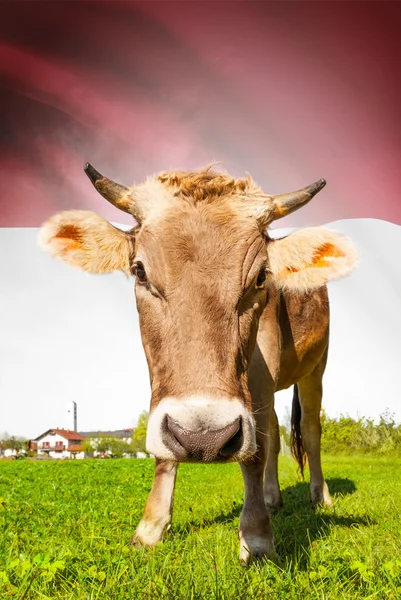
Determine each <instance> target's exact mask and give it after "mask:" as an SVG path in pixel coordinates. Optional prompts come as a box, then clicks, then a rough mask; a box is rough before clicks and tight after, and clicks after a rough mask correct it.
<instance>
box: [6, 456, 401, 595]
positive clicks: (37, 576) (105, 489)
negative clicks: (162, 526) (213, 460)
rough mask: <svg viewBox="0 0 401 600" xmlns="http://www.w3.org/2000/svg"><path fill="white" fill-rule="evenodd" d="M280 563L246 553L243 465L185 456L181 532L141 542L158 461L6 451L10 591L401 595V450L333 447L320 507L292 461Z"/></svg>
mask: <svg viewBox="0 0 401 600" xmlns="http://www.w3.org/2000/svg"><path fill="white" fill-rule="evenodd" d="M280 462H281V465H280V480H281V486H282V489H283V496H284V508H283V509H282V511H281V512H280V513H278V514H276V515H274V517H273V522H274V530H275V538H276V546H277V550H278V555H279V556H278V559H277V561H276V562H275V563H273V562H271V561H267V560H264V561H260V562H259V563H255V564H252V565H251V566H250V567H249V568H246V567H243V566H241V565H240V563H239V562H238V539H237V529H238V520H239V513H240V510H241V506H242V478H241V474H240V470H239V467H238V465H235V464H232V465H182V466H181V467H180V470H179V474H178V483H177V493H176V500H175V512H174V518H173V527H172V531H171V532H169V533H168V534H167V536H166V538H165V541H164V542H163V543H162V544H161V545H160V546H158V547H157V548H156V549H154V550H150V551H149V550H140V551H138V550H135V549H134V548H131V547H129V546H128V542H129V539H130V536H131V534H132V532H133V530H134V528H135V526H136V524H137V523H138V521H139V519H140V516H141V511H142V509H143V506H144V504H145V501H146V497H147V494H148V492H149V490H150V487H151V482H152V474H153V463H152V461H151V460H124V459H122V460H109V461H100V460H98V461H96V460H91V461H89V460H88V461H70V462H57V461H54V462H39V461H38V462H34V461H29V462H27V461H13V462H9V461H4V460H3V461H0V528H1V534H0V598H15V599H18V600H22V599H25V598H29V599H30V598H35V599H36V598H37V599H49V598H52V599H53V598H57V599H58V598H60V599H70V600H81V599H82V600H83V599H85V600H87V599H88V600H89V599H91V600H92V599H93V600H94V599H97V598H102V599H107V600H109V599H110V600H112V599H116V600H117V599H121V600H129V599H137V598H138V599H140V598H149V599H153V598H166V599H167V598H168V599H169V600H170V599H172V600H174V599H175V598H178V599H181V598H183V599H184V598H185V599H187V598H188V599H198V598H202V599H203V598H205V599H209V598H210V599H217V598H218V599H224V600H225V599H227V600H231V599H234V600H237V599H238V600H239V599H241V600H242V599H245V598H260V599H266V598H268V599H270V598H271V599H273V600H276V599H278V600H281V599H287V598H288V599H292V598H300V599H301V598H302V599H306V598H319V599H322V600H323V599H324V600H328V599H333V600H334V599H335V600H337V599H340V598H347V599H348V598H355V599H358V600H360V599H367V598H375V599H378V600H382V599H387V598H388V599H396V598H400V597H401V460H400V459H374V458H369V457H363V458H357V457H325V459H324V468H325V473H326V479H327V480H328V484H329V487H330V490H331V492H332V495H333V496H334V500H335V507H334V509H331V510H329V509H319V510H317V511H313V510H312V509H310V508H309V506H308V502H307V494H308V490H307V485H306V484H304V483H300V482H299V480H298V477H297V474H296V470H295V464H294V462H293V461H292V459H290V458H282V459H281V461H280Z"/></svg>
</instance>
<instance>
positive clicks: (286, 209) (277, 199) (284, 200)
mask: <svg viewBox="0 0 401 600" xmlns="http://www.w3.org/2000/svg"><path fill="white" fill-rule="evenodd" d="M325 185H326V180H325V179H319V181H315V183H312V184H311V185H308V186H307V187H305V188H302V189H301V190H297V191H296V192H290V193H288V194H279V195H278V196H272V197H271V199H272V201H273V206H272V208H271V211H272V212H271V214H270V218H269V220H273V221H275V220H276V219H281V218H282V217H286V216H287V215H289V214H291V213H292V212H294V210H297V209H298V208H301V206H304V205H305V204H307V203H308V202H309V200H311V199H312V198H313V196H315V195H316V194H317V193H318V192H320V190H322V189H323V188H324V186H325Z"/></svg>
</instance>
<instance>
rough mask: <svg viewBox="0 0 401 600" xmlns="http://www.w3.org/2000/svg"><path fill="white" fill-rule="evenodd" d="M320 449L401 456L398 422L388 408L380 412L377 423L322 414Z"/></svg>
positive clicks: (331, 451) (400, 435)
mask: <svg viewBox="0 0 401 600" xmlns="http://www.w3.org/2000/svg"><path fill="white" fill-rule="evenodd" d="M321 422H322V451H323V452H327V453H329V454H333V453H337V452H347V453H368V452H371V453H374V454H378V455H388V454H391V455H401V425H400V424H398V425H397V423H396V421H395V419H394V415H393V414H391V413H390V412H389V411H386V412H384V413H383V414H382V415H380V420H379V423H378V424H375V423H374V421H373V420H372V419H367V418H366V417H360V418H359V419H357V420H355V419H352V418H351V417H348V416H344V415H341V416H340V418H339V419H330V418H329V417H327V415H326V414H325V413H323V414H322V419H321Z"/></svg>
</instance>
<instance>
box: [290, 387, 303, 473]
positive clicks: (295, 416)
mask: <svg viewBox="0 0 401 600" xmlns="http://www.w3.org/2000/svg"><path fill="white" fill-rule="evenodd" d="M291 452H292V455H293V457H294V458H295V460H296V461H297V463H298V465H299V470H300V472H301V477H302V479H304V466H305V463H306V454H305V449H304V446H303V443H302V435H301V404H300V402H299V392H298V386H297V384H295V385H294V395H293V397H292V411H291Z"/></svg>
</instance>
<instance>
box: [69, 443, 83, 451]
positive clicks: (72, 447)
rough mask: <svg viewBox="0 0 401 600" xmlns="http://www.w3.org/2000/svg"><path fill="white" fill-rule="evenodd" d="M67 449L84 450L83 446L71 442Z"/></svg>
mask: <svg viewBox="0 0 401 600" xmlns="http://www.w3.org/2000/svg"><path fill="white" fill-rule="evenodd" d="M67 450H68V451H69V452H83V450H82V446H79V445H77V444H71V445H70V446H68V448H67Z"/></svg>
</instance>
